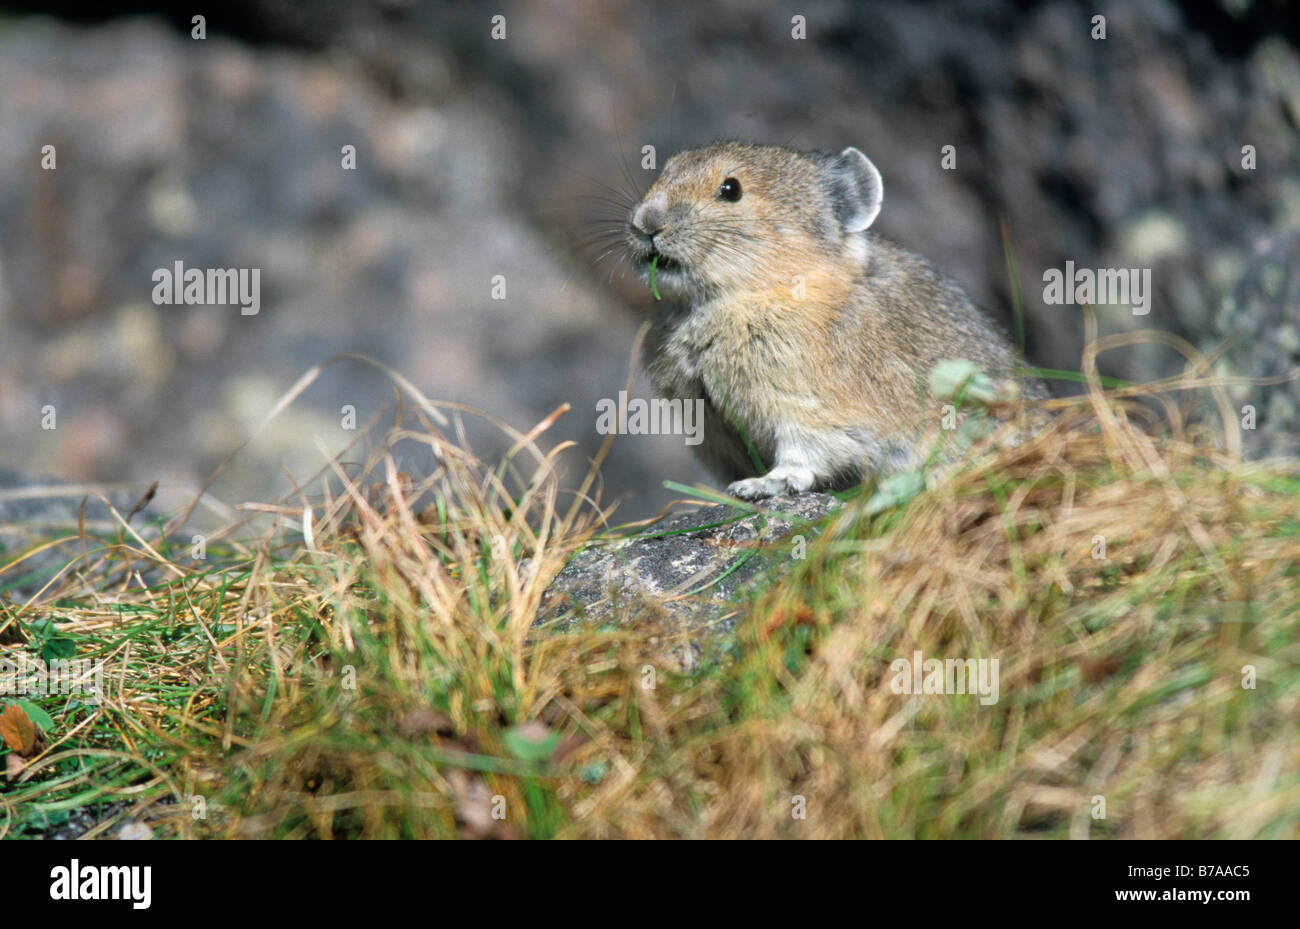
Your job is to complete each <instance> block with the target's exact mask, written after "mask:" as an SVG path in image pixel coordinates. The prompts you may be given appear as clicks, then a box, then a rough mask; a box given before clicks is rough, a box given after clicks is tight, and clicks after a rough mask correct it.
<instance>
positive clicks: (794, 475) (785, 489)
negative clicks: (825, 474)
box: [727, 468, 817, 500]
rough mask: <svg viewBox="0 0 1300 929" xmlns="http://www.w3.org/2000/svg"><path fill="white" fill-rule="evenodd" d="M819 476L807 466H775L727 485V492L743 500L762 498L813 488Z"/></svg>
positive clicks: (802, 491)
mask: <svg viewBox="0 0 1300 929" xmlns="http://www.w3.org/2000/svg"><path fill="white" fill-rule="evenodd" d="M816 479H817V476H816V475H815V474H813V472H812V471H810V470H809V469H807V468H773V469H772V470H771V471H769V472H767V474H764V475H763V476H762V477H747V478H745V479H744V480H743V481H733V482H732V483H731V484H728V485H727V493H729V494H731V495H732V496H734V497H739V498H740V499H742V500H762V499H764V498H765V497H776V496H780V495H781V494H801V493H804V492H805V491H809V490H812V486H813V483H814V482H815V481H816Z"/></svg>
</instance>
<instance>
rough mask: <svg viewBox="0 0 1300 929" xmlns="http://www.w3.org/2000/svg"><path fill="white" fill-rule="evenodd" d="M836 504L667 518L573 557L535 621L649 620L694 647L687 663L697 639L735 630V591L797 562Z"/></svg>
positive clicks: (814, 502)
mask: <svg viewBox="0 0 1300 929" xmlns="http://www.w3.org/2000/svg"><path fill="white" fill-rule="evenodd" d="M840 505H841V504H840V501H839V499H838V498H836V497H833V496H831V495H830V494H818V493H812V494H799V495H791V496H783V497H773V498H772V499H770V500H767V501H764V502H763V503H762V504H761V505H760V506H759V511H758V512H757V513H750V514H748V515H747V514H746V511H745V510H741V509H733V508H730V507H727V506H705V507H700V508H699V509H695V510H690V511H688V512H684V513H677V514H674V515H671V516H668V517H666V518H665V519H663V520H660V521H659V522H657V523H655V524H654V525H652V526H650V527H648V528H646V529H645V530H643V531H641V532H639V533H637V534H636V535H634V536H631V537H630V538H626V539H622V540H619V541H617V542H614V543H612V544H598V545H594V546H592V547H591V548H588V549H586V550H585V551H583V552H580V553H579V554H578V555H576V556H575V557H574V558H573V560H572V561H570V562H569V564H568V565H566V566H565V568H564V570H562V571H561V572H560V573H559V574H558V575H557V576H556V578H555V580H554V581H553V582H552V583H551V586H550V587H549V588H548V589H547V591H546V594H545V595H544V597H543V600H542V611H541V612H542V619H541V620H539V622H542V623H546V624H548V625H549V624H550V623H555V624H556V627H558V628H562V629H563V628H572V627H573V626H574V625H575V624H579V623H581V624H583V625H600V624H605V623H617V624H622V625H629V624H635V623H638V622H641V621H643V620H645V619H646V618H647V617H653V618H654V619H655V620H656V621H660V622H663V623H664V625H665V627H666V628H665V631H666V632H669V633H672V632H680V633H684V636H683V637H682V641H684V642H689V643H690V644H691V647H690V648H689V649H687V652H688V654H687V655H686V657H685V658H684V659H683V664H684V665H686V666H687V667H689V666H692V664H693V658H692V656H698V654H699V649H698V644H699V643H698V641H697V640H698V639H700V638H701V637H703V636H716V635H719V634H721V633H725V632H727V631H729V630H731V629H732V628H733V627H734V626H735V623H736V620H737V619H738V618H739V613H738V610H737V607H736V604H735V596H736V594H737V593H739V592H740V591H741V590H742V589H744V588H745V587H746V586H747V585H749V584H750V583H751V582H754V581H756V580H770V579H772V578H773V577H775V576H778V575H779V574H780V573H781V572H782V571H783V570H785V569H786V568H787V567H788V566H789V564H790V562H791V561H792V560H794V559H796V558H799V557H802V548H801V545H806V544H807V543H808V542H810V541H811V534H810V533H809V532H808V531H807V529H808V527H809V524H810V523H813V522H816V521H817V520H819V519H821V518H822V517H823V516H825V515H827V514H828V513H830V512H832V511H833V510H835V509H837V508H839V506H840ZM699 634H703V636H701V635H699ZM678 654H679V656H681V652H680V651H679V652H678Z"/></svg>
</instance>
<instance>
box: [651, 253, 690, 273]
mask: <svg viewBox="0 0 1300 929" xmlns="http://www.w3.org/2000/svg"><path fill="white" fill-rule="evenodd" d="M645 263H646V265H647V266H650V265H653V266H654V268H655V270H656V271H659V272H661V273H662V272H664V271H681V270H684V269H683V268H682V265H681V263H680V262H678V261H674V260H673V259H671V258H669V257H668V256H667V255H665V254H664V253H663V252H651V253H650V254H648V255H646V258H645Z"/></svg>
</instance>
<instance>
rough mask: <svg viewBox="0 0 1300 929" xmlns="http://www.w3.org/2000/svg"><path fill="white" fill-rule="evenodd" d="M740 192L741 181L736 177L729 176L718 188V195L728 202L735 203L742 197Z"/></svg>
mask: <svg viewBox="0 0 1300 929" xmlns="http://www.w3.org/2000/svg"><path fill="white" fill-rule="evenodd" d="M740 194H741V190H740V181H738V180H736V179H735V178H734V177H729V178H727V179H726V180H725V181H723V182H722V186H721V187H719V188H718V197H719V198H720V199H722V200H726V201H727V202H728V203H735V202H736V201H737V200H739V199H740Z"/></svg>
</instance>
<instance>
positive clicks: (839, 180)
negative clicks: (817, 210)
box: [828, 145, 885, 232]
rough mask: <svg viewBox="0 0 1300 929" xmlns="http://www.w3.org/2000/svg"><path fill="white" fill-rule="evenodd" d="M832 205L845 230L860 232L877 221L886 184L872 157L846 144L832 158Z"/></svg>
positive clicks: (830, 165) (830, 166)
mask: <svg viewBox="0 0 1300 929" xmlns="http://www.w3.org/2000/svg"><path fill="white" fill-rule="evenodd" d="M828 168H829V171H830V195H831V205H832V207H833V208H834V210H835V217H836V219H838V220H839V221H840V227H841V228H842V229H843V230H844V231H845V232H861V231H862V230H863V229H866V228H867V227H868V226H870V225H871V224H872V223H874V222H875V221H876V217H877V216H879V215H880V204H881V201H883V200H884V198H885V185H884V182H883V181H882V180H881V179H880V172H879V171H877V170H876V166H875V165H873V164H872V163H871V159H870V158H868V157H867V156H866V155H864V154H862V152H860V151H858V150H857V149H856V148H854V147H853V146H851V145H850V146H849V147H848V148H846V149H845V150H844V151H842V152H840V153H839V154H838V155H836V156H835V157H834V158H832V159H831V161H830V164H829V165H828Z"/></svg>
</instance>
